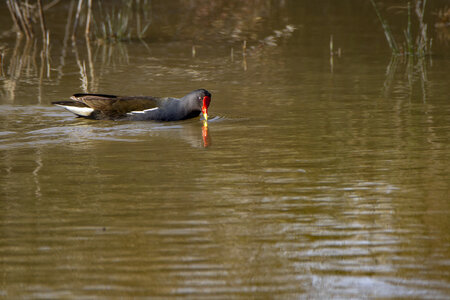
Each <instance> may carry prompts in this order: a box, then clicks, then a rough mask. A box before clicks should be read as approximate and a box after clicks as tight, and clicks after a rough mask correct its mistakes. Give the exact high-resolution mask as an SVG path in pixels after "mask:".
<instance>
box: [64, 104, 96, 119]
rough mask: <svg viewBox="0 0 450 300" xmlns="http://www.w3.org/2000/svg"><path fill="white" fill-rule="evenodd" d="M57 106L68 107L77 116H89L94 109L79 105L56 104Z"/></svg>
mask: <svg viewBox="0 0 450 300" xmlns="http://www.w3.org/2000/svg"><path fill="white" fill-rule="evenodd" d="M56 105H57V106H61V107H62V108H65V109H67V110H68V111H70V112H71V113H74V114H76V115H77V116H82V117H89V115H90V114H91V113H92V112H93V111H94V109H93V108H90V107H78V106H68V105H61V104H56Z"/></svg>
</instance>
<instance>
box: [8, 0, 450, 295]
mask: <svg viewBox="0 0 450 300" xmlns="http://www.w3.org/2000/svg"><path fill="white" fill-rule="evenodd" d="M166 2H167V1H166ZM208 3H209V2H207V1H206V2H203V1H174V2H170V3H168V4H167V3H164V2H158V1H154V2H153V3H152V6H151V9H152V11H151V12H152V18H151V20H152V23H151V26H150V29H149V31H148V33H147V37H146V38H145V39H144V41H143V42H141V41H139V40H131V41H127V42H123V43H115V44H101V45H98V44H96V43H92V44H90V45H87V44H86V42H85V40H84V38H78V39H77V41H76V44H75V45H72V42H71V41H68V42H67V46H66V47H65V48H64V28H65V25H66V21H67V20H66V16H67V11H68V6H69V2H67V3H64V4H60V5H58V6H55V7H53V8H52V9H50V10H49V11H48V18H47V21H48V22H49V24H51V25H49V27H51V30H52V31H51V34H52V38H51V41H52V43H51V50H50V59H49V64H50V65H51V66H50V68H48V67H47V63H46V62H44V63H43V62H42V61H41V58H40V55H39V51H40V47H39V45H35V46H33V45H31V46H30V45H28V46H27V45H26V43H25V40H22V41H20V42H18V41H17V40H16V37H15V35H7V34H5V35H2V37H1V38H0V45H1V46H3V47H4V49H6V50H5V52H4V58H3V60H2V73H1V77H0V297H1V298H5V299H16V298H43V299H61V298H62V299H64V298H83V299H84V298H94V299H97V298H98V299H110V298H139V297H144V298H169V297H187V298H192V299H199V298H200V299H201V298H206V299H210V298H223V299H229V298H256V299H261V298H281V299H284V298H285V299H298V298H300V299H303V298H315V299H329V298H425V299H446V298H448V297H450V232H449V228H450V195H449V187H450V184H449V183H450V164H449V161H450V147H449V146H450V98H449V94H450V85H449V82H450V72H449V70H450V59H449V58H450V56H449V54H448V53H450V52H449V41H448V40H446V39H445V34H443V33H442V31H438V30H437V29H435V28H434V26H433V24H434V20H435V19H434V18H435V15H432V14H431V13H432V12H436V11H437V10H438V9H439V8H440V7H443V6H444V5H445V3H446V2H445V1H434V2H433V3H428V5H429V10H428V11H427V12H428V15H427V22H429V26H430V28H429V30H430V35H431V36H432V37H433V39H434V42H433V55H432V56H431V58H430V57H427V58H426V59H424V60H418V59H415V60H414V61H413V62H412V63H411V64H408V62H407V61H404V60H403V59H401V58H399V59H397V60H396V61H394V62H391V57H390V51H389V48H388V46H387V43H386V41H385V40H384V34H383V31H382V29H381V26H380V25H379V21H378V19H377V17H376V15H375V13H374V11H373V8H372V6H371V5H370V2H369V1H367V3H365V2H363V1H343V2H339V3H338V2H335V1H320V2H314V3H313V2H310V1H249V2H248V3H246V4H242V3H240V2H234V1H223V2H221V1H219V2H215V4H214V5H213V4H210V3H209V4H208ZM399 3H400V2H395V1H389V2H386V3H385V6H381V10H382V13H383V14H385V15H386V16H390V18H391V19H390V22H392V25H393V30H394V31H396V32H399V35H400V37H401V34H402V31H401V30H402V28H403V27H402V26H404V24H405V22H406V19H405V18H406V17H407V16H406V12H405V10H404V9H401V8H397V9H394V10H395V12H392V9H389V7H397V6H399ZM401 3H403V2H401ZM401 3H400V4H401ZM0 8H1V9H0V11H1V12H0V14H1V22H0V26H1V27H0V29H1V31H5V30H8V29H9V28H10V27H11V26H12V23H11V21H10V19H9V18H10V17H9V15H8V11H7V9H6V7H5V5H4V4H0ZM390 13H391V14H390ZM287 25H293V26H295V28H296V30H295V31H294V32H292V33H291V34H286V36H282V37H281V38H277V39H275V45H271V43H270V41H271V40H270V39H269V40H266V42H265V43H263V42H260V41H261V40H263V39H265V38H266V37H268V36H271V35H275V33H274V30H282V29H283V28H286V26H287ZM330 35H333V41H334V49H335V50H336V51H337V49H338V48H341V54H340V55H338V54H337V53H336V54H335V55H333V57H332V60H331V59H330V50H329V43H330ZM243 40H247V50H246V55H245V56H243V53H242V42H243ZM193 46H195V55H194V54H193V50H192V49H193ZM252 47H254V48H252ZM0 49H1V48H0ZM36 49H37V50H36ZM231 49H233V54H231V53H232V51H231ZM33 53H34V54H33ZM80 65H81V66H83V65H84V66H85V68H86V74H87V81H85V82H84V86H83V81H82V80H81V79H80V77H81V76H80ZM197 88H205V89H207V90H209V91H210V92H211V93H212V95H213V96H212V102H211V107H210V114H211V120H210V121H209V123H208V124H209V126H208V128H209V139H210V144H209V146H208V147H205V144H204V141H203V139H202V123H201V121H200V120H198V119H193V120H188V121H182V122H170V123H153V122H114V121H104V122H102V121H90V120H84V119H79V118H74V117H73V116H72V115H71V114H70V113H68V112H66V111H63V110H61V109H60V108H57V107H53V106H51V105H50V102H51V101H56V100H63V99H67V98H68V97H69V96H70V95H71V94H73V93H75V92H80V91H83V89H85V90H87V91H90V92H102V93H112V94H124V95H139V94H146V95H156V96H166V95H170V96H176V97H180V96H183V95H184V94H185V93H187V92H189V91H191V90H193V89H197Z"/></svg>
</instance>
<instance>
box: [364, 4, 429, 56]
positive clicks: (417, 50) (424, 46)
mask: <svg viewBox="0 0 450 300" xmlns="http://www.w3.org/2000/svg"><path fill="white" fill-rule="evenodd" d="M370 2H371V3H372V6H373V7H374V9H375V13H376V14H377V17H378V19H379V20H380V23H381V26H382V27H383V31H384V35H385V37H386V41H387V42H388V45H389V47H390V48H391V51H392V54H393V55H397V56H410V57H424V56H426V55H429V54H431V46H432V39H429V38H428V34H427V24H425V22H424V20H423V19H424V14H425V7H426V3H427V0H423V1H422V0H416V1H415V9H414V12H415V17H416V18H417V21H416V22H417V24H418V28H419V30H418V32H417V33H416V34H414V33H413V30H412V28H413V20H412V19H413V14H412V8H411V2H408V6H407V13H408V18H407V24H406V29H405V30H404V31H403V35H404V38H405V40H404V42H403V43H401V44H400V45H401V46H399V43H398V42H397V40H396V38H395V36H394V34H393V33H392V31H391V28H390V26H389V24H388V22H387V21H386V20H385V19H384V18H383V17H382V16H381V13H380V11H379V10H378V7H377V5H376V4H375V1H374V0H370Z"/></svg>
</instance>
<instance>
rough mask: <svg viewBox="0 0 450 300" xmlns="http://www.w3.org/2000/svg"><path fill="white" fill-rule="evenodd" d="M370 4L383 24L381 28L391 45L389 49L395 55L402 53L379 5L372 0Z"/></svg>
mask: <svg viewBox="0 0 450 300" xmlns="http://www.w3.org/2000/svg"><path fill="white" fill-rule="evenodd" d="M370 2H371V3H372V5H373V7H374V9H375V12H376V14H377V16H378V19H379V20H380V22H381V26H382V27H383V30H384V35H385V36H386V40H387V42H388V44H389V47H390V48H391V50H392V52H394V53H395V54H398V53H400V51H399V49H398V46H397V42H396V41H395V38H394V36H393V35H392V32H391V29H390V28H389V25H388V24H387V23H386V21H385V20H384V19H383V18H382V17H381V15H380V12H379V11H378V8H377V5H376V4H375V1H374V0H370Z"/></svg>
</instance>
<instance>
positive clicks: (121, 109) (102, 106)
mask: <svg viewBox="0 0 450 300" xmlns="http://www.w3.org/2000/svg"><path fill="white" fill-rule="evenodd" d="M71 99H72V100H74V101H77V102H81V103H84V104H86V105H87V106H89V107H91V108H93V109H95V110H98V111H101V112H102V113H104V114H106V115H111V116H120V115H125V114H126V113H128V112H131V111H140V110H145V109H150V108H155V107H158V106H159V104H160V103H161V102H162V101H163V98H158V97H152V96H132V97H128V96H114V95H104V94H75V95H73V96H72V97H71Z"/></svg>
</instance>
